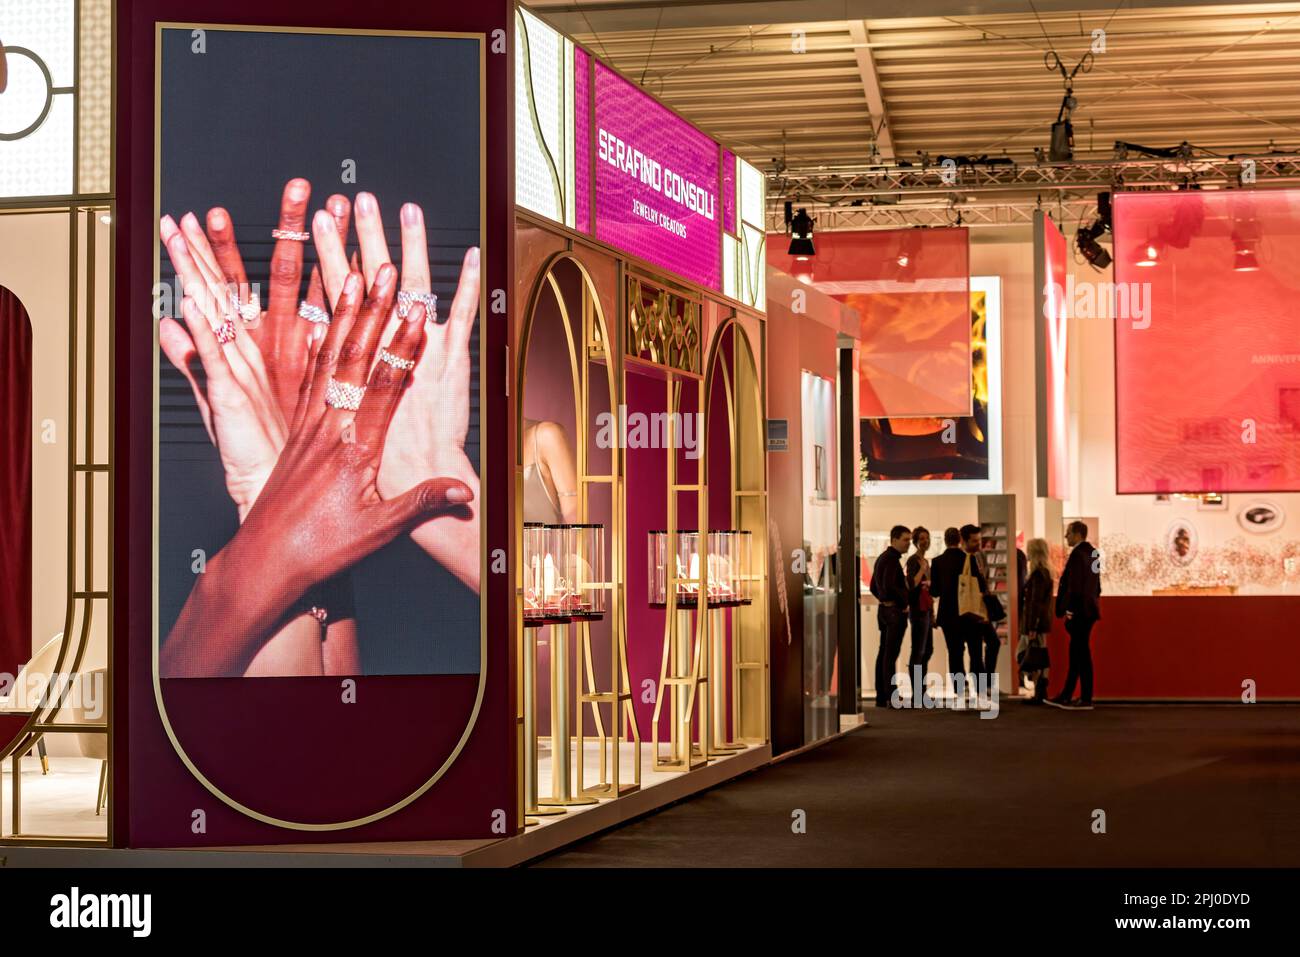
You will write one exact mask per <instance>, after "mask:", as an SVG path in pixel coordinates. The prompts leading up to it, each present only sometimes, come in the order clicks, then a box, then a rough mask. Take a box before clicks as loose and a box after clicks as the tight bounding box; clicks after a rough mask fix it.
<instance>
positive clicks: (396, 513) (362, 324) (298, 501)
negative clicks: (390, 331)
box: [161, 265, 473, 677]
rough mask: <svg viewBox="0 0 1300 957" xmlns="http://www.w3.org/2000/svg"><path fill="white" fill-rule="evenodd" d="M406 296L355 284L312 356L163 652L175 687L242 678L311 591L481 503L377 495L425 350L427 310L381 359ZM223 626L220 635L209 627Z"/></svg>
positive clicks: (423, 488)
mask: <svg viewBox="0 0 1300 957" xmlns="http://www.w3.org/2000/svg"><path fill="white" fill-rule="evenodd" d="M396 287H397V271H396V269H394V268H393V267H392V266H391V265H385V266H382V267H381V268H380V269H379V270H378V272H377V274H376V278H375V283H374V286H373V288H372V289H371V291H370V294H369V295H368V296H366V298H365V302H364V304H362V301H361V300H362V278H361V276H360V275H356V274H353V275H352V276H350V277H349V278H348V279H346V280H345V282H344V286H343V289H342V290H341V292H340V296H339V299H338V301H337V306H336V309H335V315H334V320H333V322H332V323H331V325H330V328H329V331H328V334H327V335H326V337H325V338H324V340H323V341H321V340H317V345H316V346H315V348H314V349H313V353H314V355H313V357H312V360H311V362H310V363H309V365H308V375H307V376H306V377H305V378H304V382H303V385H302V387H301V398H300V401H299V402H298V406H297V409H296V411H295V415H294V422H293V426H292V428H291V430H290V432H289V436H288V441H287V443H286V444H285V446H284V450H283V452H282V454H281V455H280V458H279V460H278V461H277V463H276V465H275V468H274V470H273V471H272V473H271V475H270V477H269V479H268V480H267V482H266V485H265V487H264V489H263V491H262V494H261V495H260V496H259V497H258V499H257V502H256V504H255V505H254V506H253V508H252V509H251V510H250V512H249V513H248V516H247V519H246V520H245V521H244V523H243V524H242V525H241V526H240V528H239V530H238V531H237V532H236V533H235V536H234V538H232V539H231V540H230V542H229V544H227V545H226V547H225V548H223V549H222V550H221V551H220V552H219V553H217V555H215V556H213V558H212V559H210V560H209V562H208V566H207V570H206V572H205V573H204V574H203V575H201V576H198V582H197V584H196V585H195V587H194V590H193V591H192V592H191V594H190V596H189V599H188V600H187V601H186V603H185V607H184V608H183V609H182V611H181V614H180V617H179V618H178V620H177V622H176V625H175V627H174V628H173V629H172V632H171V634H170V635H169V637H168V640H167V642H166V643H165V644H164V646H163V649H162V654H161V664H162V669H163V673H164V674H165V675H167V676H168V677H185V676H191V675H204V676H218V675H222V676H234V675H240V674H243V673H244V671H245V669H246V668H247V666H248V663H249V662H250V661H251V659H252V658H253V656H254V655H255V654H256V653H257V652H258V650H259V649H260V648H261V647H262V645H263V644H264V643H265V642H266V640H267V639H268V637H269V636H270V635H271V634H273V633H274V632H275V630H276V628H277V627H278V624H279V623H280V622H281V621H282V619H283V618H284V616H285V615H286V613H287V612H289V611H290V609H291V608H292V606H293V604H294V602H295V601H297V599H298V597H299V596H300V595H302V594H303V593H304V592H305V591H307V589H309V588H310V587H311V586H313V585H314V584H316V583H318V582H321V581H325V580H327V579H329V578H331V577H333V576H335V575H337V574H338V573H340V572H342V571H344V570H345V569H347V568H350V567H351V566H352V565H354V564H355V563H356V562H358V561H359V560H361V559H362V558H364V557H366V556H367V555H369V554H371V553H373V552H374V551H376V550H378V549H379V548H382V547H383V546H384V545H386V544H388V543H389V542H390V541H392V540H393V539H394V538H395V537H397V536H398V535H400V534H402V533H403V532H406V531H409V530H410V529H412V528H414V527H416V526H418V525H420V524H422V523H424V522H426V521H428V520H429V519H430V518H432V517H433V516H435V515H437V514H440V513H443V512H446V511H448V510H452V509H457V508H460V507H462V506H464V505H466V504H468V503H469V502H470V501H471V500H472V496H473V492H472V491H471V489H470V488H469V487H468V486H467V485H465V484H464V483H463V482H459V481H457V480H455V479H452V478H446V477H439V478H429V479H426V480H425V481H423V482H421V483H420V484H419V485H417V486H415V487H414V488H412V489H410V490H408V491H406V492H405V493H404V494H402V495H399V496H397V497H394V498H389V499H385V498H383V497H382V496H381V495H380V494H379V491H378V488H377V486H376V480H377V476H378V472H379V463H380V458H381V454H382V453H383V451H384V443H385V439H386V436H387V434H388V431H389V428H390V423H391V421H392V419H393V413H394V409H395V407H396V405H397V404H398V401H399V399H400V398H401V395H402V391H403V388H404V387H405V384H406V381H407V379H408V374H409V369H410V368H411V367H412V366H413V365H414V363H415V361H416V356H417V355H418V353H419V350H420V346H421V344H422V342H423V339H424V328H423V326H424V310H423V308H422V307H420V306H418V305H417V306H416V307H415V308H413V309H412V310H411V312H410V314H409V315H408V317H407V319H406V321H405V322H403V323H402V324H401V327H400V329H399V330H398V331H397V333H396V335H395V336H394V338H393V340H392V344H391V345H390V346H389V347H388V348H387V349H386V350H384V351H383V352H379V349H380V338H381V336H382V334H383V331H384V325H385V323H386V320H387V317H388V315H389V312H390V311H391V309H392V304H393V299H394V296H395V294H396V291H397V289H396ZM377 352H379V356H380V360H381V361H380V362H379V363H378V364H374V368H373V370H372V364H373V363H374V359H375V356H376V353H377ZM361 383H366V385H365V386H364V387H362V386H361ZM327 400H328V401H327ZM352 408H355V411H350V409H352ZM216 621H220V622H222V627H221V629H220V630H214V629H212V628H210V627H208V624H209V623H210V622H216Z"/></svg>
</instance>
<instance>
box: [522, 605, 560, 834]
mask: <svg viewBox="0 0 1300 957" xmlns="http://www.w3.org/2000/svg"><path fill="white" fill-rule="evenodd" d="M544 628H546V626H538V627H536V628H525V629H524V643H525V658H526V660H525V662H524V814H532V815H537V816H540V817H545V816H549V815H553V814H563V813H564V807H563V806H556V805H550V804H548V805H546V806H543V805H542V804H541V803H540V801H539V800H538V795H537V760H538V752H539V748H538V737H537V639H538V636H539V634H540V633H541V632H542V630H543V629H544ZM547 630H549V629H547ZM552 643H554V642H552ZM553 662H554V656H552V663H553ZM552 667H554V665H553V664H552ZM552 687H554V685H553V684H552ZM554 699H555V696H554V695H553V694H552V696H551V700H552V705H551V710H552V712H554V709H555V706H554ZM552 728H554V724H553V723H552ZM551 751H552V753H554V751H555V747H554V742H552V747H551ZM551 781H552V784H551V790H552V792H554V790H555V785H554V781H555V767H554V762H552V768H551ZM537 823H538V822H537V821H526V822H525V826H531V825H533V824H537Z"/></svg>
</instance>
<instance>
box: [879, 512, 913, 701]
mask: <svg viewBox="0 0 1300 957" xmlns="http://www.w3.org/2000/svg"><path fill="white" fill-rule="evenodd" d="M911 543H912V530H911V529H909V528H908V527H907V526H906V525H895V526H894V527H893V528H891V529H890V530H889V544H888V545H887V546H886V547H885V550H884V551H883V552H881V553H880V556H879V557H878V558H877V559H876V564H875V566H874V567H873V568H872V569H871V594H873V595H875V596H876V600H877V601H879V602H880V607H879V608H878V609H877V610H876V623H877V624H878V625H879V626H880V650H879V651H877V652H876V707H877V708H888V707H889V698H890V690H891V689H892V688H893V679H894V673H895V672H896V671H897V670H898V653H899V652H900V651H901V650H902V648H903V634H904V633H905V632H906V631H907V578H906V577H905V576H904V574H903V554H904V553H905V552H906V551H907V549H908V546H909V545H911Z"/></svg>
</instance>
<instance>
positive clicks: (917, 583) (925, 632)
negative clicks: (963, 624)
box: [904, 525, 934, 703]
mask: <svg viewBox="0 0 1300 957" xmlns="http://www.w3.org/2000/svg"><path fill="white" fill-rule="evenodd" d="M912 545H913V546H914V547H915V548H916V551H914V552H912V554H911V555H910V556H909V557H908V559H907V566H906V567H905V568H904V572H906V574H907V617H908V620H909V621H910V622H911V625H912V654H911V657H910V658H909V659H908V662H907V666H908V670H909V671H910V672H911V674H912V699H913V702H914V703H919V700H920V698H921V695H922V692H924V691H925V674H926V671H927V669H928V668H929V666H930V655H931V654H933V653H934V599H933V598H932V597H931V594H930V560H929V559H928V558H926V557H925V555H926V553H927V552H928V551H929V550H930V530H929V529H928V528H926V527H925V526H924V525H918V526H916V528H914V529H912Z"/></svg>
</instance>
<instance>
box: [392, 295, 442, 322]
mask: <svg viewBox="0 0 1300 957" xmlns="http://www.w3.org/2000/svg"><path fill="white" fill-rule="evenodd" d="M417 302H422V303H424V321H425V322H437V321H438V297H437V295H436V294H434V293H431V292H415V291H414V290H411V289H403V290H401V291H400V292H399V293H398V294H397V318H398V319H405V318H406V317H407V316H409V315H410V314H411V308H412V307H413V306H414V305H415V304H416V303H417Z"/></svg>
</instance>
